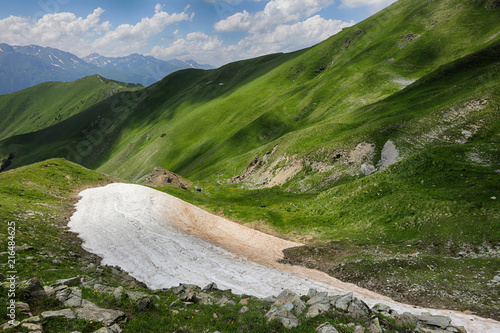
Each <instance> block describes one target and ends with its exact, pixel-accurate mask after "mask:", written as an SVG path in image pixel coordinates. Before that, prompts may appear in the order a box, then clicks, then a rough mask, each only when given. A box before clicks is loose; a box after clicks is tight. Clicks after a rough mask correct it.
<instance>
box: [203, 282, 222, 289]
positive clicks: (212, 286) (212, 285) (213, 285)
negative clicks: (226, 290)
mask: <svg viewBox="0 0 500 333" xmlns="http://www.w3.org/2000/svg"><path fill="white" fill-rule="evenodd" d="M203 290H204V291H214V290H219V288H217V284H216V283H215V282H212V283H209V284H207V285H206V286H205V287H204V288H203Z"/></svg>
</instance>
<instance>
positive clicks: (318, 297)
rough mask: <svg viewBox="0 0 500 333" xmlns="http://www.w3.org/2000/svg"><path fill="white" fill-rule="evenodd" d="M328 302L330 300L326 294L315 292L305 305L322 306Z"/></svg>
mask: <svg viewBox="0 0 500 333" xmlns="http://www.w3.org/2000/svg"><path fill="white" fill-rule="evenodd" d="M329 302H330V299H329V297H328V293H327V292H317V293H316V294H315V295H314V296H312V297H311V298H310V299H309V301H307V304H309V305H314V304H317V303H322V304H328V303H329Z"/></svg>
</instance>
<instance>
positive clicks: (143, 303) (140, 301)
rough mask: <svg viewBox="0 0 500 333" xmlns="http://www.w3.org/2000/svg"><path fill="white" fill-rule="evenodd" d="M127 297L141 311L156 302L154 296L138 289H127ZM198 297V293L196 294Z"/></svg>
mask: <svg viewBox="0 0 500 333" xmlns="http://www.w3.org/2000/svg"><path fill="white" fill-rule="evenodd" d="M125 293H126V294H127V298H128V299H130V300H131V301H132V303H134V305H135V306H136V307H137V309H138V310H139V311H143V310H146V309H150V308H152V307H153V304H154V297H153V296H151V295H148V294H146V293H141V292H137V291H125ZM195 297H196V294H195Z"/></svg>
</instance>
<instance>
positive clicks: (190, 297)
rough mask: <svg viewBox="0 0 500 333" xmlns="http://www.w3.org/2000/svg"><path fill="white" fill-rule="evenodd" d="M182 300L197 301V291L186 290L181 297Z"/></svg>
mask: <svg viewBox="0 0 500 333" xmlns="http://www.w3.org/2000/svg"><path fill="white" fill-rule="evenodd" d="M179 299H180V300H181V301H182V302H190V303H194V302H195V301H196V292H194V291H191V292H186V293H185V294H184V295H182V296H181V297H180V298H179Z"/></svg>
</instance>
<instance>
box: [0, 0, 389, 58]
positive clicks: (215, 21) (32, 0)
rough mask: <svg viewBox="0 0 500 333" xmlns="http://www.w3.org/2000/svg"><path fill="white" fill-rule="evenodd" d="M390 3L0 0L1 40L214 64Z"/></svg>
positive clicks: (309, 36) (311, 35)
mask: <svg viewBox="0 0 500 333" xmlns="http://www.w3.org/2000/svg"><path fill="white" fill-rule="evenodd" d="M394 1H395V0H193V1H186V0H168V1H159V0H142V1H137V0H101V1H97V0H85V1H81V0H22V1H2V2H1V3H0V43H8V44H11V45H28V44H36V45H41V46H50V47H55V48H58V49H61V50H64V51H68V52H72V53H75V54H76V55H78V56H80V57H83V56H86V55H88V54H90V53H94V52H97V53H99V54H102V55H105V56H126V55H129V54H131V53H140V54H144V55H152V56H154V57H157V58H159V59H164V60H169V59H183V60H187V59H194V60H195V61H197V62H199V63H205V64H211V65H215V66H220V65H222V64H225V63H228V62H231V61H235V60H240V59H245V58H251V57H256V56H260V55H264V54H269V53H275V52H290V51H294V50H298V49H301V48H305V47H308V46H311V45H314V44H316V43H318V42H320V41H322V40H324V39H326V38H328V37H329V36H331V35H334V34H335V33H337V32H339V31H340V30H342V28H344V27H348V26H351V25H353V24H355V23H358V22H360V21H362V20H364V19H365V18H367V17H369V16H370V15H371V14H373V13H375V12H377V11H378V10H380V9H382V8H384V7H386V6H388V5H389V4H391V3H393V2H394Z"/></svg>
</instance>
